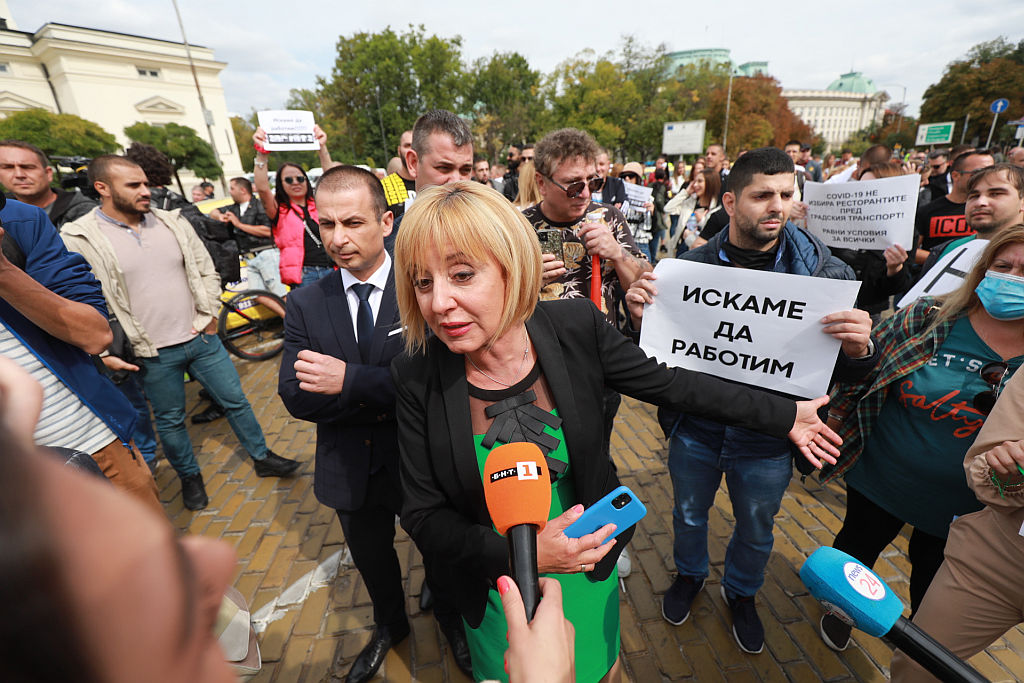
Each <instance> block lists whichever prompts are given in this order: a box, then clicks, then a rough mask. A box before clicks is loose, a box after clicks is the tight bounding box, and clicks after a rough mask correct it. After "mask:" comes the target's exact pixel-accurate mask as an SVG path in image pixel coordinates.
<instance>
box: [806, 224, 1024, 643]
mask: <svg viewBox="0 0 1024 683" xmlns="http://www.w3.org/2000/svg"><path fill="white" fill-rule="evenodd" d="M872 337H873V339H874V343H875V344H879V345H880V347H881V353H880V354H879V357H880V358H881V359H882V360H881V362H880V363H879V366H878V367H877V368H876V369H875V370H874V371H872V373H871V374H869V375H868V376H867V377H866V378H865V379H864V380H863V381H862V382H859V383H856V384H840V385H838V386H837V387H836V389H835V390H834V391H833V394H832V403H831V404H830V406H829V424H830V425H831V426H832V427H833V428H834V429H835V430H836V432H838V433H839V434H840V436H842V437H843V441H844V443H843V446H842V449H841V451H842V455H841V457H840V458H839V461H838V462H837V464H836V465H835V466H833V467H825V468H824V469H823V470H822V474H821V478H822V481H823V482H827V481H829V480H830V479H833V478H835V477H837V476H845V477H846V486H847V494H848V500H847V511H846V519H845V520H844V522H843V527H842V529H841V530H840V531H839V534H838V535H837V536H836V540H835V542H834V543H833V546H834V547H836V548H838V549H839V550H842V551H844V552H847V553H849V554H850V555H853V556H854V557H856V558H857V559H858V560H860V561H861V562H862V563H864V564H866V565H867V566H869V567H870V566H872V565H874V563H875V560H877V559H878V555H879V554H880V553H881V552H882V550H883V549H884V548H885V547H886V546H887V545H888V544H889V543H890V542H891V541H892V540H893V539H894V538H895V537H896V535H897V534H898V533H899V532H900V530H901V529H902V528H903V525H904V524H910V525H912V526H913V527H914V531H913V534H912V535H911V537H910V544H909V553H908V555H909V559H910V563H911V566H912V570H911V575H910V605H911V610H912V611H915V612H916V611H917V607H918V605H920V604H921V599H922V598H923V597H924V594H925V591H926V590H927V588H928V585H929V584H930V583H931V580H932V577H933V576H934V575H935V572H936V571H937V570H938V568H939V566H940V565H941V564H942V559H943V550H944V548H945V545H946V537H947V535H948V533H949V525H950V522H952V521H953V519H954V517H956V516H959V515H963V514H967V513H970V512H975V511H977V510H979V509H980V508H981V505H980V503H979V502H978V500H977V498H975V496H974V494H973V493H972V492H971V490H970V489H969V488H968V486H967V483H966V481H965V480H964V469H963V462H964V455H965V453H966V452H967V449H968V448H970V446H971V444H972V443H973V441H974V438H975V437H976V436H977V434H978V431H979V430H980V429H981V426H982V424H983V423H984V422H985V418H986V416H987V414H988V411H990V410H991V409H992V405H993V404H994V402H995V396H996V394H997V392H998V391H999V389H1000V387H1001V386H1002V385H1003V384H1004V383H1005V381H1006V380H1007V379H1009V377H1010V376H1011V375H1012V374H1013V372H1014V371H1015V370H1016V369H1017V368H1018V367H1019V366H1020V364H1021V361H1022V360H1024V225H1017V226H1014V227H1012V228H1008V229H1006V230H1004V231H1002V232H1000V233H999V234H998V235H997V236H996V237H995V238H994V239H992V240H991V242H989V245H988V246H987V247H986V248H985V251H984V252H983V253H982V255H981V257H980V258H979V259H978V262H977V263H976V264H975V266H974V268H973V269H972V270H971V272H970V274H969V275H968V277H967V278H966V279H965V280H964V283H963V285H961V286H960V288H959V289H957V290H956V291H954V292H952V293H950V294H947V295H944V296H940V297H937V298H932V297H922V298H921V299H918V300H917V301H915V302H914V303H913V304H911V305H909V306H907V307H906V308H903V309H902V310H900V311H899V312H897V313H896V314H895V315H894V316H892V317H890V318H888V319H886V320H884V321H883V322H882V323H881V324H879V325H878V326H877V327H876V328H875V330H874V332H873V334H872ZM821 630H822V637H823V638H824V639H825V642H826V643H827V644H828V645H829V646H830V647H832V648H834V649H837V650H842V649H844V648H845V647H846V645H847V643H848V642H849V638H850V627H849V626H847V625H846V624H845V623H843V622H842V621H840V620H839V619H838V617H836V616H834V615H832V614H826V615H825V616H824V617H823V618H822V622H821Z"/></svg>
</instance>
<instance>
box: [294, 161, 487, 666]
mask: <svg viewBox="0 0 1024 683" xmlns="http://www.w3.org/2000/svg"><path fill="white" fill-rule="evenodd" d="M316 202H317V210H318V212H319V216H320V235H321V238H322V241H323V245H324V248H325V249H326V250H327V253H328V254H329V255H330V256H331V258H332V260H333V261H334V263H335V264H337V266H338V268H339V269H340V270H338V271H337V272H335V273H332V274H331V275H329V276H327V277H324V278H322V279H320V280H318V281H317V282H315V283H313V284H312V285H310V286H309V287H303V288H301V289H297V290H295V291H294V292H292V293H291V295H290V296H289V297H288V307H287V315H286V316H285V341H284V358H283V360H282V362H281V370H280V379H279V383H278V393H279V394H280V395H281V400H282V401H283V402H284V405H285V407H286V408H287V409H288V412H290V413H291V414H292V415H293V416H295V417H297V418H299V419H301V420H309V421H310V422H315V423H316V425H317V442H316V470H315V473H314V478H313V491H314V493H315V494H316V497H317V500H319V501H320V502H321V503H323V504H324V505H327V506H329V507H331V508H334V509H335V511H336V512H337V514H338V519H339V520H340V521H341V526H342V529H343V530H344V532H345V540H346V542H347V543H348V547H349V550H350V551H351V552H352V560H353V561H354V562H355V565H356V569H357V570H359V574H360V576H361V577H362V579H363V582H364V583H365V584H366V589H367V592H368V593H369V594H370V600H371V601H372V602H373V616H374V622H375V625H376V628H375V630H374V632H373V636H372V637H371V638H370V642H369V643H368V644H367V645H366V646H365V647H364V648H363V650H362V651H361V652H360V653H359V655H358V656H357V657H356V660H355V662H354V663H353V664H352V669H351V670H350V671H349V674H348V681H349V683H361V682H362V681H368V680H370V679H371V678H373V676H374V675H375V674H376V673H377V670H378V669H379V668H380V666H381V664H382V663H383V662H384V657H385V655H387V652H388V650H389V649H391V647H392V646H393V645H397V644H398V643H399V642H401V641H402V640H404V639H405V638H406V636H408V634H409V621H408V618H407V617H406V613H405V600H404V597H403V591H402V570H401V567H400V566H399V563H398V555H397V554H396V553H395V549H394V538H395V516H396V515H397V514H398V513H399V512H401V507H402V489H401V485H400V483H399V480H398V437H397V426H396V423H395V388H394V384H393V383H392V380H391V374H390V369H389V368H390V365H391V360H392V359H393V358H394V357H395V356H397V355H398V354H399V353H400V352H401V351H402V349H403V340H402V335H401V330H402V323H401V320H400V319H399V315H398V305H397V302H396V299H395V277H394V269H393V267H392V261H391V257H390V256H389V254H388V252H387V250H386V249H385V247H384V238H385V237H386V236H387V235H389V234H390V233H391V230H392V226H393V221H394V217H393V216H392V214H391V212H390V211H388V210H387V201H386V199H385V195H384V189H383V188H382V187H381V184H380V181H378V180H377V177H376V176H374V175H373V174H372V173H370V172H368V171H364V170H362V169H359V168H357V167H355V166H338V167H335V168H333V169H331V170H329V171H327V172H326V173H325V174H324V175H323V177H322V178H321V179H320V183H319V185H318V187H317V192H316ZM434 615H435V617H436V618H437V619H438V622H439V623H440V624H441V628H442V631H443V632H444V633H445V636H446V637H447V638H448V641H449V643H450V644H451V646H452V650H453V654H454V656H455V660H456V662H457V663H458V665H459V667H460V668H462V669H463V670H464V671H466V672H467V674H468V672H469V670H470V667H471V663H470V657H469V648H468V645H467V643H466V636H465V632H464V631H463V630H462V628H463V627H462V622H461V620H460V619H459V618H458V616H457V614H456V613H455V611H454V607H453V606H452V607H448V603H447V602H446V601H445V600H444V599H443V596H442V595H438V596H437V602H436V604H435V608H434Z"/></svg>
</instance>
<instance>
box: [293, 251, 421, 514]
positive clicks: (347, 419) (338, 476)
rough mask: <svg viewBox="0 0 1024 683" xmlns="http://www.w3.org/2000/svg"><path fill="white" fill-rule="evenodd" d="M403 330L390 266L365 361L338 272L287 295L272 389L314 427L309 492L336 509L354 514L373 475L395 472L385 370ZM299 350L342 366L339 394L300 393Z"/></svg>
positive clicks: (390, 393) (394, 444) (393, 433)
mask: <svg viewBox="0 0 1024 683" xmlns="http://www.w3.org/2000/svg"><path fill="white" fill-rule="evenodd" d="M401 329H402V327H401V323H400V321H399V318H398V306H397V304H396V302H395V277H394V267H393V266H392V269H391V274H390V275H389V276H388V283H387V287H386V288H385V290H384V296H383V299H382V300H381V304H380V310H379V311H378V313H377V320H376V324H375V325H374V330H373V345H372V346H371V349H370V360H369V362H368V363H366V364H363V362H362V360H361V358H360V355H359V347H358V345H357V344H356V336H355V332H354V331H353V329H352V316H351V314H350V313H349V308H348V299H347V297H346V296H345V289H344V287H343V285H342V282H341V274H340V273H332V274H331V275H329V276H327V277H325V278H322V279H320V280H317V281H316V282H315V283H313V284H311V285H309V286H307V287H301V288H298V289H293V290H292V291H291V293H290V294H289V295H288V299H287V305H286V315H285V318H284V331H285V336H284V355H283V358H282V360H281V370H280V376H279V381H278V385H277V392H278V394H280V396H281V400H282V402H284V405H285V407H286V408H287V409H288V412H289V413H291V414H292V415H293V416H295V417H297V418H299V419H300V420H309V421H310V422H315V423H316V470H315V473H314V475H313V492H314V493H315V494H316V498H317V500H319V501H320V502H321V503H323V504H324V505H327V506H329V507H332V508H334V509H336V510H347V511H354V510H358V509H359V508H360V507H361V506H362V505H363V500H364V498H365V495H366V484H367V479H368V478H369V476H370V473H371V472H374V471H376V470H377V469H379V468H381V467H387V468H390V469H391V470H392V471H394V472H395V474H396V475H397V469H398V437H397V434H396V427H395V390H394V386H393V385H392V383H391V373H390V371H389V370H388V367H389V366H390V365H391V360H392V359H393V358H394V357H395V356H396V355H398V353H399V352H400V351H401V350H402V346H403V344H402V335H401V334H400V331H401ZM302 349H310V350H312V351H316V352H317V353H323V354H326V355H328V356H334V357H335V358H340V359H341V360H343V361H345V362H346V363H347V365H346V367H345V382H344V385H343V387H342V390H341V393H340V394H338V395H337V396H326V395H323V394H314V393H310V392H308V391H303V390H302V389H299V381H298V380H297V379H296V378H295V368H294V364H295V358H296V356H297V355H298V352H299V351H301V350H302Z"/></svg>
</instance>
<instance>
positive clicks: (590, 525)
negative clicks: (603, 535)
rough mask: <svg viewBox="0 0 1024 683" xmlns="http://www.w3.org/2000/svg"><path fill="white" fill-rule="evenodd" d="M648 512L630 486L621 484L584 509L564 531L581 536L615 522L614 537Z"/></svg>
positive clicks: (574, 536)
mask: <svg viewBox="0 0 1024 683" xmlns="http://www.w3.org/2000/svg"><path fill="white" fill-rule="evenodd" d="M646 514H647V508H646V507H645V506H644V504H643V503H641V502H640V500H639V499H638V498H637V497H636V495H634V493H633V492H632V491H630V490H629V487H628V486H620V487H618V488H617V489H614V490H613V491H612V492H611V493H609V494H608V495H606V496H605V497H604V498H602V499H601V500H599V501H597V502H596V503H594V504H593V505H591V506H590V507H588V508H587V509H586V510H584V511H583V514H582V515H581V516H580V518H579V519H577V520H576V521H575V522H573V523H572V524H570V525H569V526H567V527H566V528H565V532H564V533H565V535H566V536H568V537H569V538H579V537H580V536H586V535H587V534H592V533H594V532H595V531H597V530H598V529H600V528H601V527H603V526H604V525H605V524H614V525H615V534H614V535H613V536H612V538H614V537H615V536H618V535H619V534H621V533H622V532H623V531H625V530H626V529H628V528H629V527H631V526H633V525H634V524H636V523H637V522H639V521H640V520H641V519H643V518H644V516H645V515H646Z"/></svg>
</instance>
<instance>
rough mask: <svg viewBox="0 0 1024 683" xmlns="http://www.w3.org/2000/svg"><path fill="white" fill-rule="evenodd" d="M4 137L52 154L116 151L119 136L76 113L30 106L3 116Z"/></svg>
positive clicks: (91, 154) (0, 127) (1, 133)
mask: <svg viewBox="0 0 1024 683" xmlns="http://www.w3.org/2000/svg"><path fill="white" fill-rule="evenodd" d="M0 139H4V140H21V141H22V142H28V143H31V144H33V145H35V146H36V147H38V148H39V149H41V150H43V151H44V152H46V153H47V154H48V155H51V156H68V157H73V156H83V157H96V156H99V155H101V154H109V153H111V152H114V151H116V150H117V149H118V148H119V147H120V145H118V144H117V139H116V138H115V137H114V136H113V135H111V134H110V133H108V132H107V131H105V130H103V129H102V128H100V127H99V126H98V125H97V124H95V123H93V122H92V121H87V120H86V119H83V118H80V117H78V116H75V115H74V114H54V113H51V112H48V111H46V110H45V109H27V110H25V111H19V112H16V113H14V114H11V115H10V116H8V117H7V118H5V119H2V120H0Z"/></svg>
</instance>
